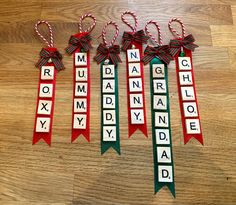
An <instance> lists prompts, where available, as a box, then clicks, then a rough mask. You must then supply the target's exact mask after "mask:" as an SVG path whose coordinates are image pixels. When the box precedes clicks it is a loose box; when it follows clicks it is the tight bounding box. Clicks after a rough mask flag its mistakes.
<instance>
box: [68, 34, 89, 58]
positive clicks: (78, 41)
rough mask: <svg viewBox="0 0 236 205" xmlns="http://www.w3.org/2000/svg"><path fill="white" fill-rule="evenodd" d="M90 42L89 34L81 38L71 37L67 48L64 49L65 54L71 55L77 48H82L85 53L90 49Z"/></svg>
mask: <svg viewBox="0 0 236 205" xmlns="http://www.w3.org/2000/svg"><path fill="white" fill-rule="evenodd" d="M91 40H92V38H91V36H90V35H89V33H86V34H85V35H82V36H71V37H70V40H69V46H68V47H67V48H66V49H65V50H66V52H67V53H69V54H72V53H73V52H75V51H76V50H77V49H78V48H83V49H84V51H85V52H87V51H88V50H89V49H90V48H92V46H91V44H90V41H91Z"/></svg>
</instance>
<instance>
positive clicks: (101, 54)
mask: <svg viewBox="0 0 236 205" xmlns="http://www.w3.org/2000/svg"><path fill="white" fill-rule="evenodd" d="M109 25H113V26H114V28H115V30H116V31H115V34H114V37H113V38H112V40H111V42H110V43H109V42H108V41H107V39H106V34H107V32H106V30H107V27H108V26H109ZM118 35H119V26H118V25H117V23H116V22H114V21H109V22H108V23H107V24H106V25H105V26H104V28H103V30H102V35H101V36H102V40H103V43H101V44H100V45H99V46H98V48H97V55H96V56H95V57H94V59H95V60H96V61H97V63H101V62H102V61H104V60H106V59H111V61H112V63H113V64H115V65H116V64H117V63H118V62H121V59H120V56H119V54H120V46H119V45H114V43H115V41H116V39H117V37H118Z"/></svg>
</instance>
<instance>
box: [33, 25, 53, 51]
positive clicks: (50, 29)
mask: <svg viewBox="0 0 236 205" xmlns="http://www.w3.org/2000/svg"><path fill="white" fill-rule="evenodd" d="M40 24H45V25H46V26H47V27H48V30H49V35H50V43H49V42H48V40H47V39H46V38H45V37H44V36H43V35H42V34H41V33H40V32H39V30H38V28H39V25H40ZM34 28H35V31H36V33H37V35H38V36H39V37H40V38H41V39H42V40H43V41H44V42H45V43H46V44H47V46H48V47H53V32H52V27H51V25H50V24H49V23H48V22H47V21H38V22H37V23H36V24H35V27H34Z"/></svg>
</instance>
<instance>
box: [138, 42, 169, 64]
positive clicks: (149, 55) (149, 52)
mask: <svg viewBox="0 0 236 205" xmlns="http://www.w3.org/2000/svg"><path fill="white" fill-rule="evenodd" d="M144 54H145V55H144V56H143V58H142V61H143V62H144V64H147V63H148V62H150V61H151V60H152V59H153V58H155V57H156V56H157V57H158V58H160V60H162V61H164V62H165V63H166V64H169V63H170V61H171V60H172V59H173V57H172V56H171V54H170V47H169V46H168V45H164V46H158V47H151V46H147V48H146V49H145V51H144Z"/></svg>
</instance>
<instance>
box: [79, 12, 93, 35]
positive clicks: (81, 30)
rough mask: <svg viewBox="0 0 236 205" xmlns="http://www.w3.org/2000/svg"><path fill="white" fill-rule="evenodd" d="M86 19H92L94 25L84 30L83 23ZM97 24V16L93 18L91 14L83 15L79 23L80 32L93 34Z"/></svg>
mask: <svg viewBox="0 0 236 205" xmlns="http://www.w3.org/2000/svg"><path fill="white" fill-rule="evenodd" d="M85 18H91V19H92V20H93V23H92V25H91V26H90V27H88V28H87V29H86V30H83V28H82V22H83V20H84V19H85ZM96 23H97V21H96V18H95V16H93V15H92V14H90V13H88V14H84V15H82V16H81V17H80V21H79V31H80V32H81V33H82V32H86V33H87V32H91V31H92V30H93V29H94V27H95V25H96Z"/></svg>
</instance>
